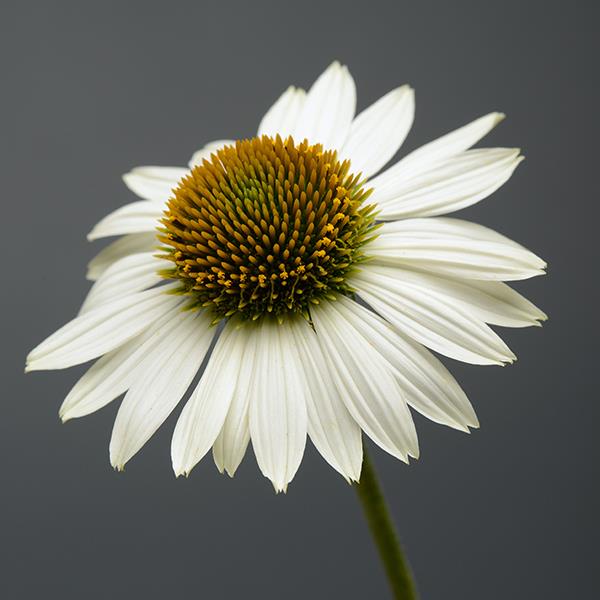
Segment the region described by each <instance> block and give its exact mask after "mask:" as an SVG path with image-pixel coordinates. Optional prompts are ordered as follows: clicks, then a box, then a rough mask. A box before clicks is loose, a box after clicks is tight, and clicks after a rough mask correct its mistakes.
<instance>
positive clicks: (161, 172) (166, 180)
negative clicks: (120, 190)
mask: <svg viewBox="0 0 600 600" xmlns="http://www.w3.org/2000/svg"><path fill="white" fill-rule="evenodd" d="M188 173H189V170H188V169H186V168H184V167H154V166H148V167H136V168H135V169H132V170H131V171H129V173H125V175H123V181H124V182H125V185H126V186H127V187H128V188H129V189H130V190H131V191H132V192H133V193H134V194H136V195H137V196H139V197H140V198H143V199H144V200H151V201H155V202H161V203H162V202H166V201H167V200H168V199H169V198H170V197H171V196H172V195H173V194H172V190H173V189H174V188H176V187H177V186H178V185H179V182H180V181H181V180H182V179H183V178H184V177H185V176H186V175H187V174H188Z"/></svg>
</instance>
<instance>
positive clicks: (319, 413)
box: [292, 321, 363, 481]
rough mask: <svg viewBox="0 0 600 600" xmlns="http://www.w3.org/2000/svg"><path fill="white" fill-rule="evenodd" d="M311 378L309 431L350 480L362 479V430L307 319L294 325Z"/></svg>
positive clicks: (308, 408)
mask: <svg viewBox="0 0 600 600" xmlns="http://www.w3.org/2000/svg"><path fill="white" fill-rule="evenodd" d="M292 329H293V332H294V338H295V342H296V347H297V351H298V354H299V357H300V364H301V365H302V370H303V372H304V376H305V378H306V382H307V388H308V392H309V393H308V394H307V396H306V408H307V414H308V435H309V437H310V439H311V440H312V442H313V444H314V445H315V447H316V448H317V450H318V451H319V452H320V454H321V456H322V457H323V458H324V459H325V460H326V461H327V462H328V463H329V464H330V465H331V466H332V467H333V468H334V469H335V470H336V471H338V472H339V473H340V474H341V475H342V476H343V477H345V478H346V479H347V480H348V481H358V480H359V479H360V471H361V467H362V459H363V453H362V434H361V430H360V427H359V425H358V423H357V422H356V421H355V420H354V419H353V418H352V416H351V415H350V413H349V412H348V409H347V408H346V406H345V404H344V401H343V399H342V397H341V395H340V392H339V390H338V388H337V387H336V386H335V383H334V382H333V380H332V378H331V375H330V374H329V370H328V368H327V363H326V360H325V357H324V356H323V352H322V350H321V347H320V346H319V342H318V340H317V335H316V334H315V332H314V331H313V330H312V329H311V328H310V327H309V325H308V324H307V323H306V322H304V321H301V322H298V323H294V324H293V325H292Z"/></svg>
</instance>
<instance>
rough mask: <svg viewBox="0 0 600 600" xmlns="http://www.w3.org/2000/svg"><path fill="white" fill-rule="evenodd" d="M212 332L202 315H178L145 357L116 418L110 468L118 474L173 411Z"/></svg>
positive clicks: (203, 354)
mask: <svg viewBox="0 0 600 600" xmlns="http://www.w3.org/2000/svg"><path fill="white" fill-rule="evenodd" d="M214 333H215V329H214V328H213V327H211V326H210V318H209V317H208V316H207V315H205V314H204V313H202V312H186V313H182V316H181V318H180V320H179V323H177V325H176V326H175V327H173V328H169V329H168V331H166V332H165V333H164V335H163V336H162V339H161V341H160V343H159V344H157V345H156V346H155V347H154V348H153V349H152V350H151V352H150V355H149V356H148V357H147V359H146V360H145V361H144V363H143V367H144V368H143V369H141V368H139V367H138V369H137V370H136V373H135V379H134V380H133V381H132V382H131V385H130V387H129V391H128V392H127V394H126V395H125V398H124V399H123V402H122V403H121V406H120V408H119V412H118V413H117V418H116V419H115V424H114V427H113V431H112V437H111V440H110V462H111V464H112V466H113V467H115V468H116V469H119V470H122V469H123V467H124V465H125V463H126V462H127V461H128V460H130V459H131V458H132V457H133V456H134V455H135V454H136V453H137V452H138V451H139V450H140V448H141V447H142V446H143V445H144V444H145V443H146V442H147V441H148V440H149V439H150V437H151V436H152V435H153V434H154V432H155V431H156V430H157V429H158V428H159V427H160V426H161V425H162V423H163V422H164V421H165V419H166V418H167V417H168V416H169V415H170V414H171V412H172V411H173V409H174V408H175V407H176V406H177V404H178V403H179V401H180V400H181V398H182V397H183V395H184V394H185V392H186V390H187V389H188V387H189V385H190V383H191V382H192V380H193V379H194V376H195V375H196V373H197V372H198V369H199V368H200V365H201V364H202V361H203V360H204V356H205V355H206V352H207V351H208V349H209V347H210V344H211V341H212V338H213V336H214Z"/></svg>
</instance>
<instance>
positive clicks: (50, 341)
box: [26, 286, 179, 371]
mask: <svg viewBox="0 0 600 600" xmlns="http://www.w3.org/2000/svg"><path fill="white" fill-rule="evenodd" d="M168 289H171V288H170V286H163V287H160V288H154V289H151V290H146V291H144V292H137V293H135V294H131V295H129V296H125V297H124V298H119V299H118V300H115V301H113V302H110V303H107V304H104V305H102V306H100V307H99V308H96V309H95V310H91V311H89V312H87V313H85V314H83V315H81V316H78V317H76V318H75V319H73V320H72V321H69V323H67V324H66V325H63V327H61V328H60V329H59V330H58V331H56V332H54V333H53V334H52V335H51V336H50V337H48V338H47V339H46V340H44V341H43V342H42V343H41V344H39V345H38V346H36V347H35V348H34V349H33V350H32V351H31V352H30V353H29V356H28V357H27V367H26V371H39V370H47V369H65V368H67V367H71V366H73V365H78V364H81V363H84V362H87V361H88V360H91V359H93V358H97V357H98V356H100V355H102V354H105V353H106V352H110V351H111V350H113V349H114V348H117V347H119V346H120V345H122V344H124V343H125V342H127V341H128V340H130V339H131V338H133V337H135V336H136V335H138V334H139V333H141V332H142V331H143V330H144V329H146V327H148V326H149V325H150V324H152V323H153V322H154V321H155V320H156V319H158V318H160V317H161V315H163V314H165V313H167V312H168V311H169V310H172V309H173V308H174V307H175V306H176V305H177V303H178V302H179V298H178V297H176V296H173V295H171V294H168V293H166V290H168Z"/></svg>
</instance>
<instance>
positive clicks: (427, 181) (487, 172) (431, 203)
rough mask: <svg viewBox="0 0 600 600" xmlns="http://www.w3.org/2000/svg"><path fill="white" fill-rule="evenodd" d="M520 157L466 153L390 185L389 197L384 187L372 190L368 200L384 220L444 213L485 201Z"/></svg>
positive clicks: (508, 151)
mask: <svg viewBox="0 0 600 600" xmlns="http://www.w3.org/2000/svg"><path fill="white" fill-rule="evenodd" d="M523 158H524V157H523V156H519V150H518V149H512V148H485V149H482V150H468V151H467V152H462V153H461V154H458V155H457V156H453V157H452V158H449V159H447V160H445V161H443V162H441V163H439V164H438V165H437V166H436V167H435V168H434V169H432V170H431V171H426V172H424V173H422V174H420V175H417V176H416V177H413V178H411V179H408V180H406V182H405V183H404V184H403V185H396V186H394V189H393V192H394V193H393V195H390V194H389V193H388V192H387V191H386V188H385V187H383V188H377V189H375V190H374V191H373V194H372V195H371V198H370V200H371V201H372V202H375V203H377V204H379V207H380V209H381V212H380V213H379V218H381V219H384V220H393V219H406V218H408V217H431V216H436V215H441V214H446V213H449V212H453V211H456V210H460V209H461V208H465V207H467V206H471V205H472V204H475V203H476V202H479V201H480V200H483V199H484V198H487V197H488V196H489V195H490V194H492V193H493V192H495V191H496V190H497V189H498V188H499V187H500V186H501V185H503V184H504V183H505V182H506V181H508V179H509V178H510V176H511V175H512V174H513V172H514V170H515V169H516V168H517V166H518V164H519V163H520V162H521V161H522V160H523ZM387 189H388V190H389V188H387Z"/></svg>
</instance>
